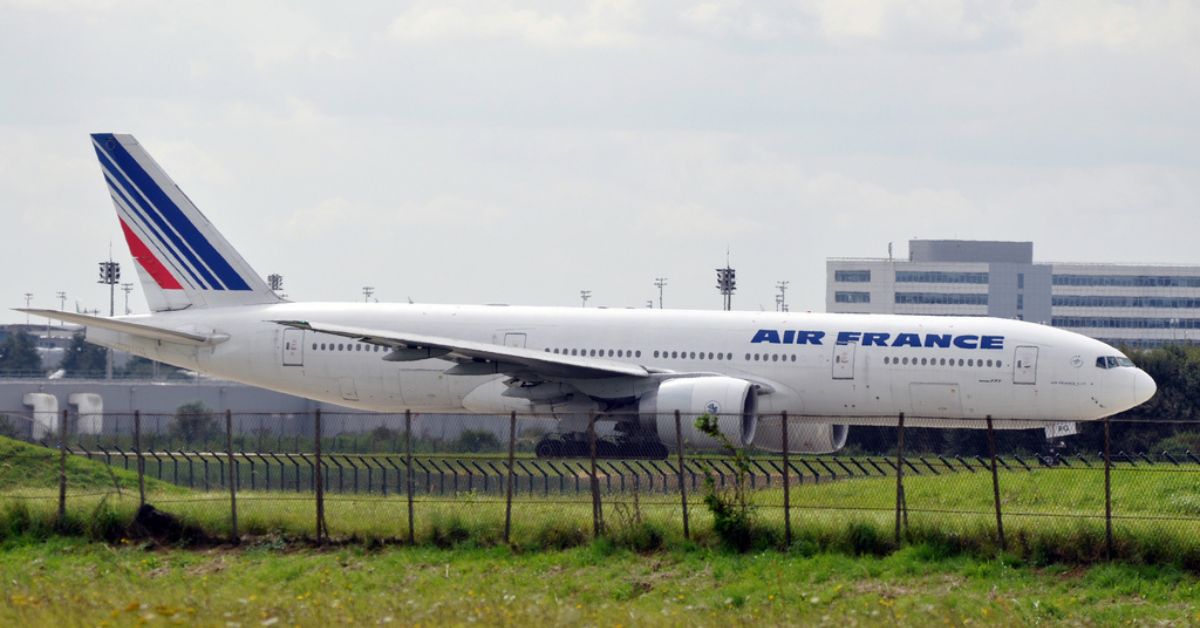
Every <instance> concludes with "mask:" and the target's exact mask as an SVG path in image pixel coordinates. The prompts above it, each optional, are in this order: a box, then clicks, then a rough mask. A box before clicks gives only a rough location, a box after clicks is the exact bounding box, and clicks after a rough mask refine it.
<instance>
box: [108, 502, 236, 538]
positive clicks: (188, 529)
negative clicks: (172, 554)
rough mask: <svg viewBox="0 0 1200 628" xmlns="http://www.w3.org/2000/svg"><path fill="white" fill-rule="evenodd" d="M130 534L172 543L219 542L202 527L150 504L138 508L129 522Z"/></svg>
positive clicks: (134, 536)
mask: <svg viewBox="0 0 1200 628" xmlns="http://www.w3.org/2000/svg"><path fill="white" fill-rule="evenodd" d="M129 536H130V537H131V538H136V539H152V540H154V541H157V542H159V543H170V544H181V543H182V544H188V545H206V544H212V543H215V542H218V540H217V539H214V538H212V537H210V536H208V535H207V534H205V532H204V531H203V530H201V529H200V528H198V527H196V526H191V525H188V524H186V523H184V522H183V521H181V520H180V519H179V518H178V517H176V516H175V515H172V514H170V513H167V512H163V511H161V510H159V509H157V508H155V507H154V506H151V505H150V504H142V506H141V508H138V511H137V514H136V515H135V516H134V517H133V522H132V523H130V524H129Z"/></svg>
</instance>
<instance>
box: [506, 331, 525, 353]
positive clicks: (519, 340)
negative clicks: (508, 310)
mask: <svg viewBox="0 0 1200 628" xmlns="http://www.w3.org/2000/svg"><path fill="white" fill-rule="evenodd" d="M504 346H506V347H521V348H522V349H524V348H525V334H524V333H510V334H504Z"/></svg>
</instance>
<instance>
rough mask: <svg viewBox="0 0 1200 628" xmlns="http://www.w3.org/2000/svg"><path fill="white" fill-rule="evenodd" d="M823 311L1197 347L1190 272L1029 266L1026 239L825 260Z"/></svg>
mask: <svg viewBox="0 0 1200 628" xmlns="http://www.w3.org/2000/svg"><path fill="white" fill-rule="evenodd" d="M825 286H826V294H825V307H826V311H829V312H846V313H870V314H932V315H942V316H950V315H954V316H996V317H1001V318H1016V319H1021V320H1027V321H1033V322H1037V323H1043V324H1049V325H1053V326H1055V327H1060V328H1062V329H1069V330H1071V331H1074V332H1078V333H1081V334H1085V335H1087V336H1091V337H1093V338H1097V339H1100V340H1103V341H1105V342H1108V343H1110V344H1113V345H1125V346H1130V347H1155V346H1160V345H1164V344H1172V343H1193V344H1194V343H1198V342H1200V266H1168V265H1130V264H1099V263H1096V264H1093V263H1057V262H1053V263H1051V262H1034V261H1033V243H1032V242H996V241H974V240H911V241H910V242H909V256H908V259H890V258H868V259H850V258H831V259H829V260H827V261H826V280H825Z"/></svg>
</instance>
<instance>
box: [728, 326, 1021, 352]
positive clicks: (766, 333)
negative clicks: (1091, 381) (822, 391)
mask: <svg viewBox="0 0 1200 628" xmlns="http://www.w3.org/2000/svg"><path fill="white" fill-rule="evenodd" d="M825 336H826V332H823V331H805V330H798V329H786V330H783V332H782V333H780V331H779V330H778V329H760V330H758V331H756V332H754V338H752V339H751V340H750V342H751V344H764V343H765V344H773V345H779V344H784V345H823V344H824V342H822V340H823V339H824V338H825ZM836 338H837V344H839V345H845V344H851V343H859V344H861V345H862V346H864V347H913V348H918V349H919V348H926V349H930V348H940V349H949V348H951V347H954V348H957V349H993V350H995V349H1003V348H1004V336H981V335H978V334H959V335H954V334H921V333H917V332H902V333H898V334H896V335H895V336H894V337H893V335H892V334H890V333H888V332H877V331H866V332H864V331H839V332H837V335H836Z"/></svg>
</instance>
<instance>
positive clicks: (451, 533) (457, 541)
mask: <svg viewBox="0 0 1200 628" xmlns="http://www.w3.org/2000/svg"><path fill="white" fill-rule="evenodd" d="M470 538H471V530H470V529H469V528H467V524H466V523H464V522H463V520H462V518H460V517H458V516H457V515H454V516H451V517H437V518H435V519H434V520H433V523H432V525H431V526H430V538H429V540H430V541H431V542H432V543H433V544H434V545H436V546H438V547H440V548H443V549H446V548H451V547H455V546H457V545H461V544H463V543H466V542H467V541H468V540H469V539H470Z"/></svg>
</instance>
